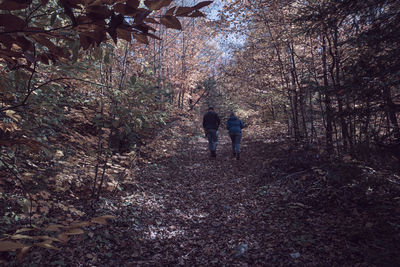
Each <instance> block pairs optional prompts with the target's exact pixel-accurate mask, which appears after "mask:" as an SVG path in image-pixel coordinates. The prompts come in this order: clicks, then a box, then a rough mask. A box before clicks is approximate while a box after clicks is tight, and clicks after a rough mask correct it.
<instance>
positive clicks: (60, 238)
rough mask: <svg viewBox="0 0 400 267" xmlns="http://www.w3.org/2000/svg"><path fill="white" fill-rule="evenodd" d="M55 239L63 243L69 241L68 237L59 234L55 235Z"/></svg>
mask: <svg viewBox="0 0 400 267" xmlns="http://www.w3.org/2000/svg"><path fill="white" fill-rule="evenodd" d="M57 238H58V239H59V240H61V241H62V242H64V243H67V242H68V240H69V237H68V236H67V235H66V234H65V233H61V234H59V235H57Z"/></svg>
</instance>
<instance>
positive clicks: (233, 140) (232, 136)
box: [229, 133, 236, 156]
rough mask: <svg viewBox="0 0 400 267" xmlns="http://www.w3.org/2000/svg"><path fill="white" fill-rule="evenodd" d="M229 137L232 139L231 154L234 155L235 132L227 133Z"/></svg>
mask: <svg viewBox="0 0 400 267" xmlns="http://www.w3.org/2000/svg"><path fill="white" fill-rule="evenodd" d="M229 137H230V138H231V141H232V153H233V156H236V147H235V134H234V133H229Z"/></svg>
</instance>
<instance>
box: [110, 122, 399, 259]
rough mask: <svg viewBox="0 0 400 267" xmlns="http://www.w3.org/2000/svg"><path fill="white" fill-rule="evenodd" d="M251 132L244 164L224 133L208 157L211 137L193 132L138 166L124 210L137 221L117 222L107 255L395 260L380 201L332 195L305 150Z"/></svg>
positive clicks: (392, 241) (341, 193)
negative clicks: (300, 151) (163, 155)
mask: <svg viewBox="0 0 400 267" xmlns="http://www.w3.org/2000/svg"><path fill="white" fill-rule="evenodd" d="M250 133H251V129H248V130H247V135H246V133H245V134H244V140H243V142H242V143H243V151H242V157H241V159H240V160H239V161H237V160H235V159H233V158H232V157H231V146H230V140H229V138H228V136H227V135H226V134H222V135H221V137H220V144H219V147H218V150H217V151H218V152H217V158H216V159H212V158H209V156H208V151H207V141H206V140H205V139H204V138H202V137H200V136H196V133H193V134H192V135H191V137H189V138H186V140H185V141H183V142H182V143H181V144H180V146H179V149H178V150H177V151H175V152H176V153H175V154H174V155H173V156H171V157H169V158H165V159H164V160H161V161H157V162H154V163H150V164H148V166H147V167H146V168H143V169H141V172H140V173H139V175H137V179H138V180H137V185H138V186H137V187H135V190H133V191H132V192H134V193H133V195H130V196H128V198H130V199H131V200H133V201H131V202H130V204H129V205H128V206H127V208H124V209H123V211H124V212H127V211H129V213H126V214H121V217H124V216H125V218H133V219H131V220H133V221H130V222H128V223H126V224H122V225H120V227H119V228H118V227H117V228H114V229H113V230H114V235H113V236H114V238H116V236H118V235H120V237H119V238H117V239H118V240H119V241H116V242H115V243H116V244H117V245H116V246H115V247H113V248H112V250H113V251H114V252H113V253H114V254H113V257H112V259H110V261H111V262H114V263H113V264H115V261H114V260H115V259H117V262H118V263H119V264H120V265H121V264H122V265H124V266H138V265H139V266H173V265H182V266H205V265H211V266H395V265H392V263H393V262H398V260H399V259H398V257H397V256H395V254H396V247H397V245H395V244H396V240H395V239H393V238H392V237H393V233H390V231H389V232H386V230H385V231H381V232H380V231H379V229H381V228H382V227H386V224H387V219H382V218H379V216H380V215H379V216H378V215H376V213H375V208H376V207H375V206H365V205H358V206H357V205H356V204H354V203H355V201H360V202H362V203H363V204H365V202H368V201H370V200H368V199H357V197H356V196H355V197H354V196H353V195H352V194H353V193H351V192H348V191H342V192H334V191H332V192H333V193H332V192H330V191H329V190H330V189H332V187H330V186H329V184H328V183H327V184H321V183H324V181H327V180H326V179H325V178H324V177H325V176H323V175H321V174H320V172H321V171H322V170H321V169H319V168H317V167H312V164H313V162H311V159H309V158H307V157H308V155H307V154H301V155H294V156H293V155H289V154H290V153H289V154H288V151H287V150H285V149H284V146H285V144H282V143H274V142H267V141H266V140H267V139H258V140H257V139H250V138H248V136H250V135H251V134H250ZM292 156H293V157H292ZM314 163H315V162H314ZM307 164H309V165H307ZM324 175H325V174H324ZM277 177H279V178H277ZM285 177H286V178H285ZM345 190H347V189H345ZM338 194H339V195H338ZM347 194H349V195H347ZM350 194H351V195H350ZM337 195H338V196H337ZM352 198H353V199H352ZM349 203H353V204H350V205H349ZM373 205H376V204H373ZM391 212H392V211H390V212H389V211H388V213H384V214H385V216H386V215H387V216H390V214H391ZM127 220H129V219H127ZM385 223H386V224H385ZM376 239H379V240H376ZM120 240H124V241H123V242H120ZM382 244H383V245H382ZM116 255H117V257H116Z"/></svg>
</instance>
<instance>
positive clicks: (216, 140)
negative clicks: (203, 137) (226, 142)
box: [213, 130, 218, 153]
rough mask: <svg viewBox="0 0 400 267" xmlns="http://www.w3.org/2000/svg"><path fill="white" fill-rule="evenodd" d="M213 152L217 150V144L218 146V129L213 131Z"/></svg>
mask: <svg viewBox="0 0 400 267" xmlns="http://www.w3.org/2000/svg"><path fill="white" fill-rule="evenodd" d="M213 141H214V153H215V152H216V151H217V146H218V131H217V130H216V131H215V132H214V140H213Z"/></svg>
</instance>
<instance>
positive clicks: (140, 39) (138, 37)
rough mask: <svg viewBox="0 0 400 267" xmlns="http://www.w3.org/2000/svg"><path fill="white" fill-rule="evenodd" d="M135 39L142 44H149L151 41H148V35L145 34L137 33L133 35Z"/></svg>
mask: <svg viewBox="0 0 400 267" xmlns="http://www.w3.org/2000/svg"><path fill="white" fill-rule="evenodd" d="M132 35H133V37H134V38H135V39H136V40H137V41H138V42H140V43H142V44H146V45H148V44H149V40H148V39H147V36H146V35H143V34H137V33H132Z"/></svg>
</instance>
